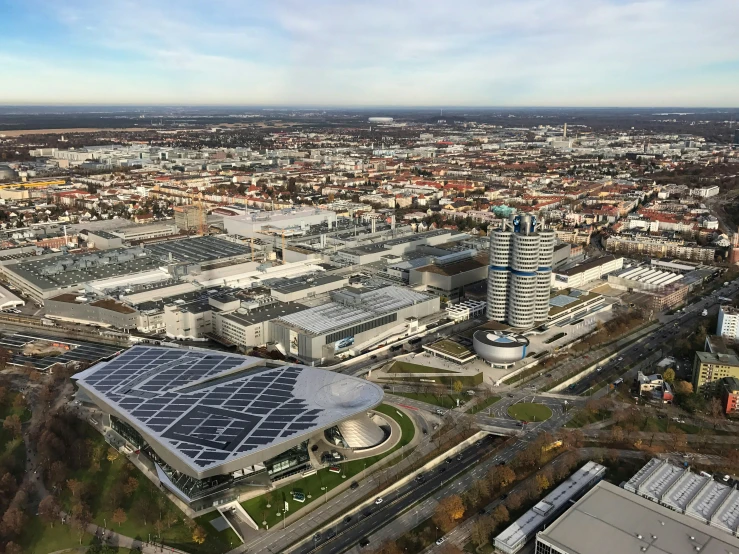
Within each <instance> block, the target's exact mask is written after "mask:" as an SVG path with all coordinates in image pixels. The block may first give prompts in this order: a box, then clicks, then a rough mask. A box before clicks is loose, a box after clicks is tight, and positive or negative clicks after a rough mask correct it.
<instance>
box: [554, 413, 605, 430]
mask: <svg viewBox="0 0 739 554" xmlns="http://www.w3.org/2000/svg"><path fill="white" fill-rule="evenodd" d="M609 417H611V412H609V411H603V412H595V413H593V412H590V411H588V410H580V411H579V412H578V413H576V414H575V416H574V417H573V418H572V419H571V420H570V421H568V422H567V424H566V425H565V427H567V428H569V429H576V428H578V427H585V426H586V425H589V424H591V423H598V422H599V421H603V420H604V419H608V418H609Z"/></svg>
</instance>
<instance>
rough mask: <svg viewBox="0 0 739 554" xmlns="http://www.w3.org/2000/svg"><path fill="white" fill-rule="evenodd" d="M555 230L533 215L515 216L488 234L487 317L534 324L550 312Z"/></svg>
mask: <svg viewBox="0 0 739 554" xmlns="http://www.w3.org/2000/svg"><path fill="white" fill-rule="evenodd" d="M554 237H555V234H554V231H549V230H543V229H542V228H541V223H538V222H537V220H536V216H533V215H524V216H519V215H514V216H511V218H510V219H509V220H508V221H504V222H503V225H502V227H501V228H500V229H497V230H495V231H493V232H492V233H491V234H490V267H489V270H488V294H487V298H488V311H487V314H488V319H492V320H496V321H506V322H508V323H509V324H510V325H512V326H513V327H517V328H529V327H533V326H534V325H535V323H536V322H537V321H545V320H546V318H547V316H548V314H549V289H550V279H551V273H552V257H553V254H554Z"/></svg>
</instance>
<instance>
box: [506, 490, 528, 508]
mask: <svg viewBox="0 0 739 554" xmlns="http://www.w3.org/2000/svg"><path fill="white" fill-rule="evenodd" d="M523 500H524V498H523V494H522V493H520V492H514V493H511V494H509V495H508V498H507V499H506V503H505V504H506V507H507V508H508V509H509V510H512V511H514V512H515V511H516V510H518V509H519V508H520V507H521V505H522V504H523Z"/></svg>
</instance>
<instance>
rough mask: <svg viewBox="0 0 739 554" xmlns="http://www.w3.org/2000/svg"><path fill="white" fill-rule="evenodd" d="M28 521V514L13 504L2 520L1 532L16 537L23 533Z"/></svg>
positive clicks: (0, 523) (0, 522) (0, 524)
mask: <svg viewBox="0 0 739 554" xmlns="http://www.w3.org/2000/svg"><path fill="white" fill-rule="evenodd" d="M25 523H26V516H25V515H24V513H23V511H22V510H21V507H19V506H11V507H10V508H8V509H7V510H6V511H5V514H4V515H3V519H2V521H0V532H2V534H3V535H5V536H6V537H15V536H18V535H20V534H21V532H22V531H23V527H24V525H25Z"/></svg>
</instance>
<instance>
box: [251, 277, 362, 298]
mask: <svg viewBox="0 0 739 554" xmlns="http://www.w3.org/2000/svg"><path fill="white" fill-rule="evenodd" d="M348 280H349V277H348V276H347V275H315V274H314V275H308V276H304V277H295V278H293V279H279V280H277V281H275V282H270V281H267V282H266V283H265V284H266V285H267V286H268V287H269V288H271V289H272V290H275V291H277V292H281V293H283V294H287V293H290V292H297V291H300V290H309V289H312V288H314V287H320V286H321V285H327V284H329V283H338V282H341V281H348Z"/></svg>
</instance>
